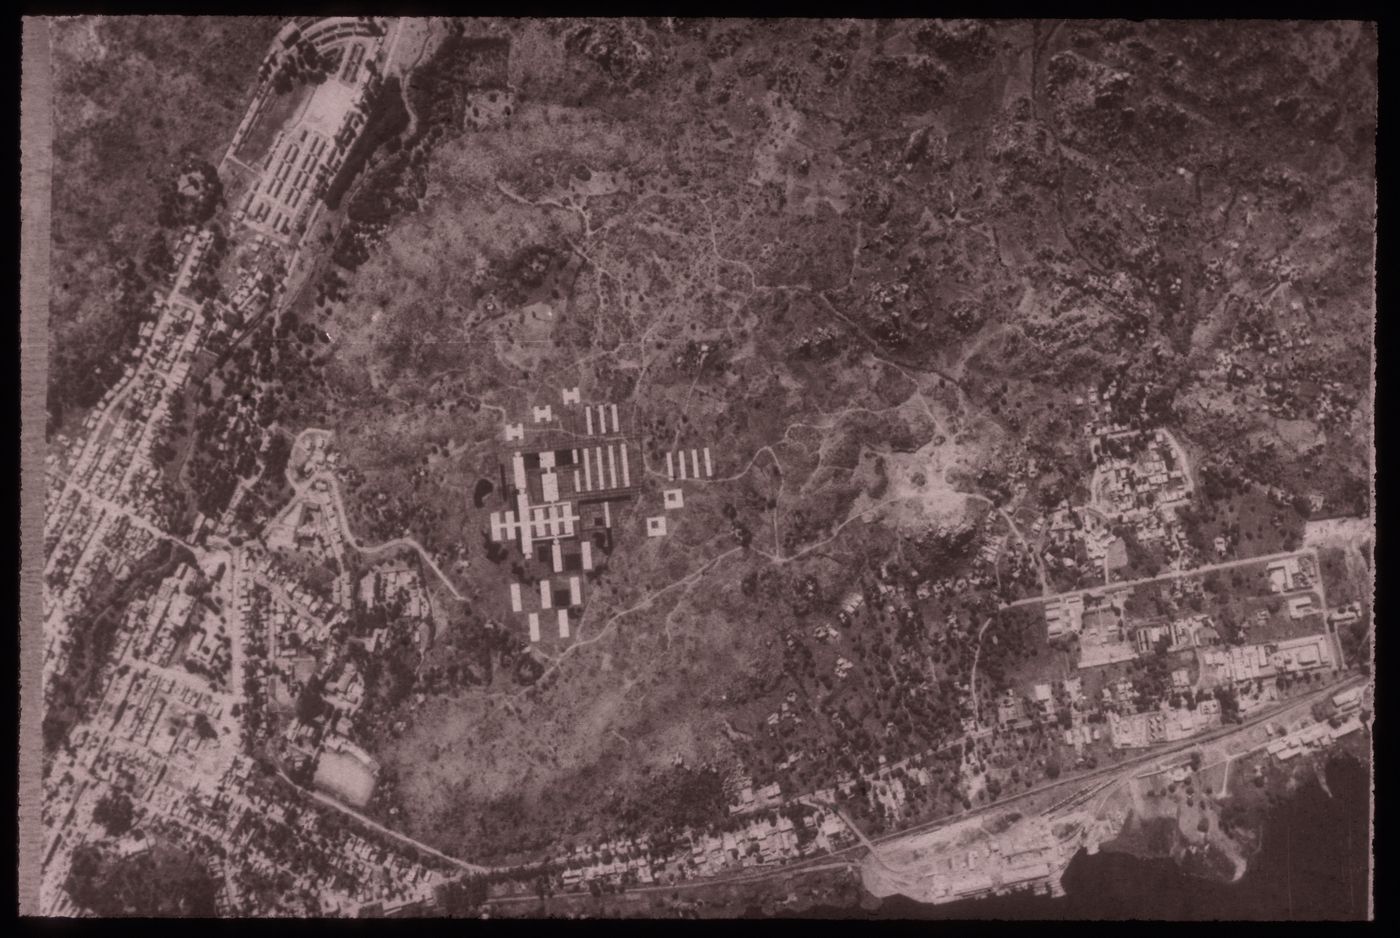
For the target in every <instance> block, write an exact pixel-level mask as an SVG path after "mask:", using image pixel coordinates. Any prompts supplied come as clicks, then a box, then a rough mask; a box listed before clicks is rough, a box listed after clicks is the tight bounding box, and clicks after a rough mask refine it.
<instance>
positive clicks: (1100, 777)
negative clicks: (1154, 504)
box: [490, 675, 1366, 905]
mask: <svg viewBox="0 0 1400 938" xmlns="http://www.w3.org/2000/svg"><path fill="white" fill-rule="evenodd" d="M1365 680H1366V679H1365V678H1364V677H1362V676H1360V675H1353V676H1351V677H1347V678H1344V679H1343V680H1340V681H1336V682H1334V683H1332V684H1329V685H1327V686H1326V687H1322V688H1319V689H1317V690H1315V691H1313V692H1311V693H1309V694H1307V695H1305V696H1303V697H1299V698H1297V699H1295V700H1292V701H1289V702H1287V703H1286V704H1285V705H1284V706H1282V707H1278V708H1270V709H1269V710H1267V711H1261V712H1259V713H1257V714H1255V715H1253V716H1251V717H1249V718H1248V719H1246V720H1245V721H1244V722H1242V723H1235V724H1230V725H1229V726H1227V727H1221V728H1219V729H1217V730H1214V731H1212V732H1209V733H1202V734H1201V735H1199V736H1195V737H1192V738H1190V739H1185V740H1182V741H1180V742H1178V743H1173V744H1171V745H1170V746H1164V747H1161V748H1157V749H1152V750H1150V751H1147V752H1144V753H1142V754H1141V755H1137V756H1134V757H1132V758H1129V759H1127V760H1124V761H1122V762H1117V763H1114V764H1113V765H1111V766H1107V767H1105V768H1101V769H1094V770H1090V771H1088V772H1083V773H1081V774H1079V775H1074V776H1069V777H1067V778H1059V779H1056V780H1055V781H1053V782H1046V783H1044V784H1041V785H1037V786H1035V787H1034V788H1029V789H1027V790H1026V791H1023V792H1020V793H1018V794H1016V795H1013V796H1011V797H1009V798H1004V799H1002V800H1000V801H995V802H992V803H991V804H988V805H983V806H981V807H978V808H972V809H970V810H967V811H963V812H961V813H959V814H954V815H949V816H946V817H941V818H936V819H934V820H932V821H928V822H925V823H923V824H916V825H914V826H913V827H909V828H906V829H905V830H902V831H896V832H893V833H889V834H883V835H881V836H879V837H873V838H866V837H864V836H862V835H861V834H860V833H859V832H858V831H857V835H856V836H857V837H860V838H861V843H858V844H855V845H854V846H851V847H846V848H844V849H842V850H837V851H834V852H832V853H828V854H823V855H821V856H817V857H809V858H807V859H803V860H798V861H796V862H793V863H787V864H781V865H778V866H765V867H754V868H751V869H749V870H745V871H741V872H737V873H734V874H731V875H728V876H721V877H716V878H713V879H696V880H687V881H685V882H680V883H667V884H660V885H653V886H634V887H632V888H629V889H624V890H623V893H624V894H626V895H645V894H647V893H652V892H676V891H681V890H690V889H699V888H704V887H707V886H725V885H737V884H740V883H746V882H761V881H762V880H765V879H769V878H777V877H784V876H791V875H795V874H799V873H814V872H817V871H819V870H824V869H835V868H839V867H847V868H850V867H853V866H855V865H856V864H857V863H859V861H860V857H859V854H860V852H861V851H866V850H868V851H870V852H871V853H875V851H876V848H877V847H883V846H888V845H890V844H892V843H894V842H896V841H898V840H900V839H903V838H907V837H915V836H921V835H923V834H927V833H929V832H931V831H934V830H937V829H939V828H941V827H947V826H950V825H953V824H957V823H961V822H963V821H966V820H968V819H969V818H972V817H977V816H979V815H983V814H988V813H991V812H996V811H1004V810H1006V809H1007V808H1009V807H1011V806H1012V805H1014V804H1016V803H1018V802H1021V801H1024V800H1025V799H1027V798H1032V797H1035V796H1038V795H1043V794H1045V793H1046V792H1048V791H1053V790H1054V789H1057V788H1065V787H1067V786H1071V785H1073V786H1077V788H1075V789H1074V793H1075V794H1074V798H1071V799H1070V800H1071V801H1073V800H1074V799H1075V798H1077V797H1078V794H1079V793H1080V792H1082V791H1083V790H1084V789H1086V788H1095V789H1096V791H1097V790H1102V789H1101V788H1099V787H1098V786H1107V785H1108V784H1109V783H1111V782H1115V781H1118V780H1120V779H1121V778H1125V777H1127V776H1128V775H1130V774H1131V773H1132V772H1133V771H1134V770H1136V769H1139V768H1141V767H1142V766H1144V765H1148V764H1150V763H1154V762H1161V761H1163V760H1169V759H1172V758H1173V757H1175V756H1178V755H1180V754H1181V753H1183V752H1186V751H1189V750H1191V749H1193V748H1195V747H1197V746H1200V745H1203V744H1205V743H1210V742H1219V741H1220V740H1221V739H1224V738H1227V737H1229V736H1231V735H1234V734H1236V733H1243V732H1245V731H1248V730H1251V729H1253V728H1255V727H1256V726H1258V725H1259V724H1260V723H1262V722H1264V721H1266V720H1274V719H1279V718H1280V717H1283V716H1285V715H1287V714H1289V713H1292V712H1293V711H1296V710H1298V709H1301V708H1304V707H1311V706H1312V704H1313V703H1315V702H1316V701H1317V700H1319V699H1321V698H1323V697H1326V696H1329V695H1331V694H1335V693H1336V692H1337V691H1339V690H1342V689H1344V688H1347V687H1351V686H1353V685H1355V684H1358V683H1362V682H1364V681H1365ZM1093 793H1095V792H1091V795H1092V794H1093ZM799 800H800V799H799ZM848 826H849V823H848ZM852 829H853V830H855V828H852ZM537 901H539V900H538V897H537V896H535V895H533V894H531V895H522V896H506V897H501V898H498V899H492V900H491V903H490V904H492V905H495V904H500V903H511V902H537Z"/></svg>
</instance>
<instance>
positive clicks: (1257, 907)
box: [802, 757, 1371, 921]
mask: <svg viewBox="0 0 1400 938" xmlns="http://www.w3.org/2000/svg"><path fill="white" fill-rule="evenodd" d="M1367 772H1368V770H1367V767H1366V766H1365V765H1363V764H1361V763H1359V762H1357V761H1356V760H1354V759H1351V758H1346V757H1340V758H1334V759H1332V760H1331V761H1330V762H1329V763H1328V765H1327V787H1328V788H1329V789H1330V790H1331V792H1332V795H1331V797H1329V796H1328V794H1327V792H1325V791H1323V789H1322V786H1321V785H1319V784H1318V783H1317V782H1315V781H1313V782H1309V783H1308V784H1307V785H1305V786H1303V787H1302V788H1300V789H1299V790H1298V791H1297V792H1295V793H1294V794H1293V796H1292V797H1290V798H1289V799H1288V800H1287V801H1285V802H1284V803H1282V804H1280V805H1279V806H1278V807H1276V808H1275V809H1274V810H1273V811H1272V812H1271V813H1270V814H1269V817H1268V819H1267V821H1266V822H1265V828H1264V838H1263V844H1262V847H1261V849H1260V852H1259V854H1258V855H1257V856H1255V857H1254V858H1253V860H1252V861H1251V862H1250V866H1249V870H1248V871H1247V872H1246V873H1245V875H1244V877H1243V878H1241V879H1240V881H1239V882H1238V883H1220V882H1215V881H1211V880H1205V879H1199V878H1197V877H1194V876H1191V875H1189V874H1187V873H1184V872H1182V870H1181V868H1180V867H1178V866H1177V865H1176V864H1175V863H1174V862H1172V861H1171V860H1142V859H1138V858H1136V857H1131V856H1127V855H1124V854H1115V853H1109V852H1100V853H1098V854H1096V855H1095V856H1089V855H1088V854H1086V853H1084V852H1083V851H1080V853H1079V854H1078V855H1077V856H1076V857H1075V858H1074V860H1072V861H1071V862H1070V865H1069V868H1068V869H1067V870H1066V871H1065V877H1064V883H1063V885H1064V888H1065V895H1064V896H1063V897H1060V898H1057V899H1056V898H1050V897H1049V896H1043V895H1034V894H1020V895H1009V896H994V897H991V898H987V899H970V900H966V901H963V902H951V903H947V904H944V905H924V904H922V903H918V902H915V901H913V900H912V899H906V898H905V897H903V896H892V897H890V898H888V899H886V900H884V901H883V902H882V903H881V904H880V907H879V908H878V909H876V910H875V911H873V912H867V911H864V910H860V909H838V908H830V907H828V908H813V909H810V910H808V911H807V912H805V913H803V916H802V917H804V918H806V917H830V918H875V919H1007V920H1016V919H1169V920H1170V919H1194V920H1212V919H1246V920H1277V919H1295V920H1314V921H1320V920H1326V921H1332V920H1359V919H1365V917H1366V911H1367V898H1368V890H1369V888H1370V887H1369V878H1368V876H1369V873H1368V871H1369V868H1370V859H1371V832H1370V817H1369V801H1370V779H1369V778H1368V774H1367Z"/></svg>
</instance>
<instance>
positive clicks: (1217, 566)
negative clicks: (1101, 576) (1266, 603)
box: [1001, 548, 1321, 609]
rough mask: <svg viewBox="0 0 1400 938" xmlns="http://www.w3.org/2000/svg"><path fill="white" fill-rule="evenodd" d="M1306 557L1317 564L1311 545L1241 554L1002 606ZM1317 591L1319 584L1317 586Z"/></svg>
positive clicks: (1126, 587) (1035, 602)
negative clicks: (1264, 552)
mask: <svg viewBox="0 0 1400 938" xmlns="http://www.w3.org/2000/svg"><path fill="white" fill-rule="evenodd" d="M1302 556H1309V557H1312V559H1313V564H1314V566H1316V564H1317V552H1316V551H1315V550H1313V549H1312V548H1305V549H1303V550H1285V551H1280V552H1279V553H1277V554H1262V555H1260V556H1258V557H1242V558H1240V559H1238V560H1222V561H1221V562H1219V563H1208V564H1206V565H1205V566H1202V567H1192V568H1191V569H1189V570H1172V571H1169V572H1167V573H1159V574H1157V575H1156V576H1147V577H1142V578H1140V579H1137V580H1123V581H1122V582H1119V583H1111V584H1108V585H1106V586H1087V587H1085V588H1084V589H1077V590H1069V591H1068V592H1064V593H1056V594H1054V595H1053V596H1029V597H1027V598H1025V599H1018V600H1016V601H1015V602H1011V603H1007V604H1006V605H1004V606H1002V607H1001V608H1003V609H1015V608H1016V607H1017V606H1031V605H1035V604H1037V603H1050V602H1054V601H1055V600H1057V599H1066V598H1068V597H1071V596H1083V595H1085V594H1088V595H1092V596H1102V595H1105V594H1107V593H1116V592H1119V591H1120V590H1125V589H1130V588H1132V587H1134V586H1144V585H1146V584H1148V583H1157V582H1160V581H1162V580H1179V579H1182V578H1183V577H1189V576H1204V575H1205V574H1207V573H1211V572H1213V571H1216V570H1229V569H1231V568H1232V567H1245V566H1249V565H1250V564H1260V563H1268V562H1269V561H1271V560H1282V559H1284V558H1285V557H1302ZM1317 588H1318V589H1319V590H1320V589H1321V586H1320V585H1319V586H1318V587H1317Z"/></svg>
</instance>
